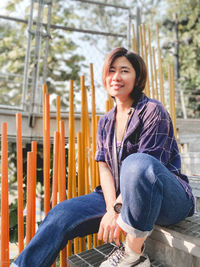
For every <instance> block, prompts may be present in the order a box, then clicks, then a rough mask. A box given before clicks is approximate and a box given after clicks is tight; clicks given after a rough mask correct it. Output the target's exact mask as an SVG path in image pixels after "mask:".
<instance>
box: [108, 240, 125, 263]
mask: <svg viewBox="0 0 200 267" xmlns="http://www.w3.org/2000/svg"><path fill="white" fill-rule="evenodd" d="M124 255H125V248H124V245H123V244H121V245H120V247H118V248H114V249H113V250H112V251H111V252H110V254H109V255H108V256H107V257H108V260H109V263H110V264H111V265H112V266H117V264H118V263H119V262H120V260H121V259H123V258H124Z"/></svg>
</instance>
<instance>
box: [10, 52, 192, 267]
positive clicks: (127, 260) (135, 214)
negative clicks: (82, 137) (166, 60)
mask: <svg viewBox="0 0 200 267" xmlns="http://www.w3.org/2000/svg"><path fill="white" fill-rule="evenodd" d="M146 77H147V71H146V66H145V63H144V61H143V59H142V58H141V57H140V56H139V55H138V54H136V53H134V52H131V51H128V50H126V49H125V48H123V47H120V48H116V49H114V50H113V51H111V53H110V54H109V55H108V57H107V59H106V61H105V64H104V68H103V84H104V86H105V88H106V90H107V91H108V93H109V94H110V95H111V96H113V97H114V99H115V102H116V106H115V107H114V108H113V109H112V110H111V111H109V112H108V113H106V114H105V115H104V116H103V117H102V118H100V120H99V123H98V129H97V150H96V156H95V160H96V161H97V162H98V164H99V172H100V185H99V186H97V187H96V189H95V190H94V192H92V193H90V194H88V195H84V196H80V197H76V198H72V199H69V200H66V201H63V202H61V203H59V204H58V205H56V206H55V207H54V208H53V209H52V210H51V211H50V212H49V213H48V214H47V216H46V218H45V219H44V221H43V222H42V224H41V225H40V227H39V229H38V231H37V233H36V235H35V236H34V237H33V239H32V240H31V241H30V243H29V244H28V245H27V247H26V248H25V249H24V251H23V252H22V253H21V254H20V255H19V257H18V258H17V259H16V261H15V262H14V263H13V264H12V265H11V266H15V267H16V266H20V267H35V266H37V267H49V266H51V264H52V263H53V262H54V260H55V258H56V256H57V254H58V252H59V251H60V250H61V249H63V248H64V247H65V246H66V243H67V242H68V240H71V239H73V238H75V237H77V236H80V237H82V236H85V235H88V234H91V233H97V232H98V238H99V239H100V240H103V241H105V242H112V241H114V242H115V243H116V244H117V245H118V246H119V248H117V250H116V251H115V252H114V253H113V254H111V255H110V256H109V257H108V259H105V261H104V262H103V263H102V264H101V266H102V267H112V266H118V267H122V266H123V267H124V266H136V265H137V266H138V267H139V266H141V267H142V266H143V267H150V261H149V258H148V256H147V255H146V254H145V252H144V242H145V240H146V238H147V237H148V236H149V235H150V234H151V232H152V230H153V227H154V225H155V224H160V225H170V224H174V223H177V222H179V221H181V220H183V219H184V218H186V217H187V216H191V215H192V214H193V213H194V197H193V195H192V191H191V187H190V185H189V182H188V178H187V176H185V175H183V174H182V173H181V162H180V155H179V151H178V146H177V142H176V140H175V138H174V131H173V125H172V121H171V118H170V116H169V114H168V112H167V111H166V110H165V108H164V107H163V106H162V104H161V103H160V102H159V101H157V100H153V99H150V98H148V97H147V96H146V95H145V94H144V93H143V90H144V87H145V83H146ZM121 230H123V231H124V232H125V233H126V240H125V243H124V244H122V245H121V244H120V231H121Z"/></svg>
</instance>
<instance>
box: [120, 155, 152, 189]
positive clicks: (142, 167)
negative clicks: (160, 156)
mask: <svg viewBox="0 0 200 267" xmlns="http://www.w3.org/2000/svg"><path fill="white" fill-rule="evenodd" d="M156 162H157V160H156V159H154V158H153V157H152V156H150V155H148V154H145V153H135V154H131V155H129V156H128V157H127V158H126V159H125V160H124V161H123V163H122V168H121V173H120V184H121V185H123V184H127V185H130V184H131V183H134V185H135V186H136V185H137V183H138V182H139V183H141V182H142V180H143V179H145V180H148V179H150V180H151V179H155V175H154V168H155V165H156Z"/></svg>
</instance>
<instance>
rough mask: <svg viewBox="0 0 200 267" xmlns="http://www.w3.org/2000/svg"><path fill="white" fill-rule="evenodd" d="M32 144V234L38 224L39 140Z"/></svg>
mask: <svg viewBox="0 0 200 267" xmlns="http://www.w3.org/2000/svg"><path fill="white" fill-rule="evenodd" d="M31 145H32V152H33V163H32V164H33V181H32V190H33V191H32V192H33V195H32V205H33V207H32V228H31V229H32V235H31V237H32V238H33V236H34V235H35V224H36V181H37V142H36V141H33V142H32V143H31Z"/></svg>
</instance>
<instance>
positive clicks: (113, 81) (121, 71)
mask: <svg viewBox="0 0 200 267" xmlns="http://www.w3.org/2000/svg"><path fill="white" fill-rule="evenodd" d="M135 79H136V73H135V70H134V68H133V66H132V64H131V63H130V62H129V61H128V59H127V58H126V57H124V56H122V57H118V58H117V59H116V60H115V61H114V62H113V64H112V65H111V66H110V69H109V73H108V75H107V76H106V89H107V92H108V94H110V95H111V96H113V97H115V98H119V99H121V100H123V99H124V100H126V99H127V98H131V92H132V90H133V88H134V85H135Z"/></svg>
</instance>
